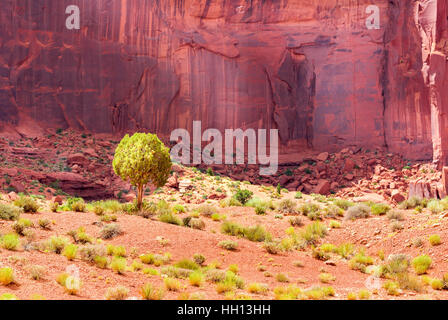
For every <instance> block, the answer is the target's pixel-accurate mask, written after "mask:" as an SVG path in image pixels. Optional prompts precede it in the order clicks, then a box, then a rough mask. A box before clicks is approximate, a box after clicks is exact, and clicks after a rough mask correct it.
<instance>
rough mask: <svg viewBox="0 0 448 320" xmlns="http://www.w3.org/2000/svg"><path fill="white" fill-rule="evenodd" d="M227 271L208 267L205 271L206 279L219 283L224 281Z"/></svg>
mask: <svg viewBox="0 0 448 320" xmlns="http://www.w3.org/2000/svg"><path fill="white" fill-rule="evenodd" d="M225 278H226V272H225V271H222V270H218V269H208V270H207V271H206V272H205V279H206V280H207V281H209V282H213V283H218V282H222V281H224V280H225Z"/></svg>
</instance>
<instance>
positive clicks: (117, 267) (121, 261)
mask: <svg viewBox="0 0 448 320" xmlns="http://www.w3.org/2000/svg"><path fill="white" fill-rule="evenodd" d="M126 266H127V264H126V259H125V258H121V257H113V258H112V261H111V263H110V268H111V269H112V270H113V271H115V272H116V273H118V274H124V272H125V271H126Z"/></svg>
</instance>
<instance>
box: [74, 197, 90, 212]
mask: <svg viewBox="0 0 448 320" xmlns="http://www.w3.org/2000/svg"><path fill="white" fill-rule="evenodd" d="M71 209H72V210H73V211H75V212H85V211H86V203H85V202H84V200H83V199H78V200H76V201H74V202H73V203H72V204H71Z"/></svg>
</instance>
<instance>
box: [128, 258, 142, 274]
mask: <svg viewBox="0 0 448 320" xmlns="http://www.w3.org/2000/svg"><path fill="white" fill-rule="evenodd" d="M142 269H143V263H141V262H140V261H138V260H134V261H132V264H131V270H132V271H140V270H142Z"/></svg>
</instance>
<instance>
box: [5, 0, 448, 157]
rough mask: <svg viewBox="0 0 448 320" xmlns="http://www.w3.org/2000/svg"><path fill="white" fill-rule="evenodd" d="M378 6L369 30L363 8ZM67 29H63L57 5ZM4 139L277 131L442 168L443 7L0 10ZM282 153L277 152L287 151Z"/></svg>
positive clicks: (176, 3)
mask: <svg viewBox="0 0 448 320" xmlns="http://www.w3.org/2000/svg"><path fill="white" fill-rule="evenodd" d="M371 4H374V5H376V6H378V7H379V9H380V29H378V30H377V29H372V30H371V29H368V28H367V27H366V20H367V18H368V17H369V14H368V13H366V8H367V7H368V6H369V5H371ZM69 5H77V6H78V7H79V9H80V22H81V23H80V29H79V30H68V29H67V28H66V23H65V22H66V19H67V17H68V15H67V14H66V13H65V11H66V7H67V6H69ZM1 6H2V9H1V11H0V24H1V26H2V27H1V28H0V120H1V121H2V123H3V130H9V129H11V128H14V129H15V130H18V131H20V130H23V128H27V130H30V128H33V129H36V131H39V128H46V127H54V128H59V127H61V128H67V127H72V128H77V129H81V130H87V131H92V132H104V133H122V132H127V131H135V130H150V131H155V132H157V133H159V134H169V133H170V131H171V130H173V129H175V128H179V127H186V128H191V126H192V121H193V120H201V121H202V123H203V127H213V128H218V129H225V128H266V129H270V128H278V129H279V131H280V137H281V142H282V144H283V146H284V147H286V148H284V149H285V150H293V151H300V149H301V148H305V147H313V148H315V149H321V150H322V149H329V150H334V149H339V148H341V147H342V146H351V145H357V146H372V147H373V146H387V147H388V149H389V150H390V151H393V152H399V153H401V154H403V155H404V156H406V157H408V158H412V159H431V158H432V157H433V155H434V157H435V159H436V160H437V161H439V162H446V160H447V156H448V154H447V152H448V141H447V139H448V132H447V130H448V129H447V126H446V124H445V123H448V122H447V121H448V119H447V118H446V117H447V112H446V111H447V110H445V109H447V108H448V93H447V90H444V88H446V87H447V84H448V75H447V72H446V70H447V60H446V56H447V53H448V52H447V51H448V44H447V41H448V34H447V5H446V1H445V0H420V1H417V0H391V1H389V0H387V1H386V0H376V1H372V0H368V1H366V0H357V1H353V0H319V1H316V0H271V1H266V0H264V1H262V0H251V1H249V0H185V1H182V0H132V1H126V0H95V1H91V0H70V1H67V0H58V1H55V0H3V1H2V3H1ZM288 145H289V148H288Z"/></svg>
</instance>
